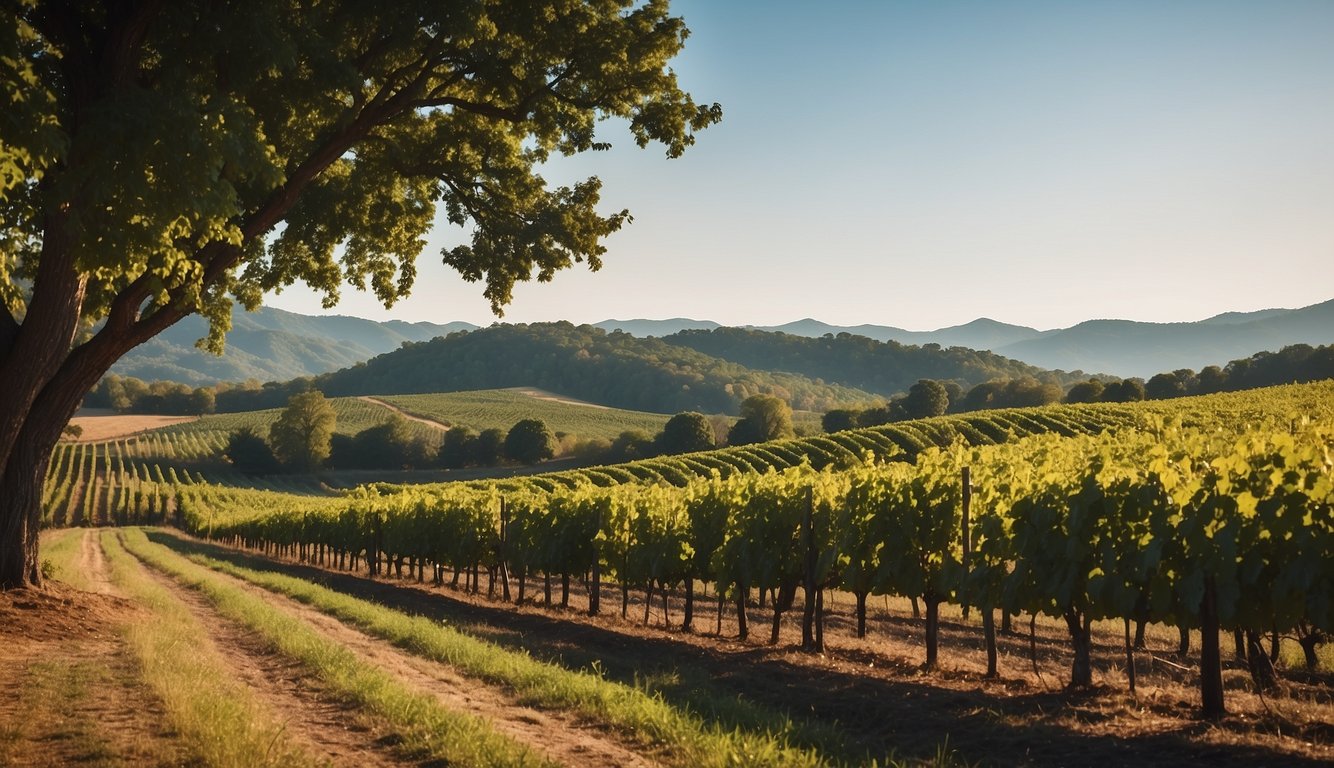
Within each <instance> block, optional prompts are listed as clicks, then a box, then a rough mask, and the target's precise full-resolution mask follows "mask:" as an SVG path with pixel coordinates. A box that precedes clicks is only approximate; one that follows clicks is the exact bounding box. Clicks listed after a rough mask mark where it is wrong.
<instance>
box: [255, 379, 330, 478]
mask: <svg viewBox="0 0 1334 768" xmlns="http://www.w3.org/2000/svg"><path fill="white" fill-rule="evenodd" d="M337 423H338V414H336V413H334V409H333V406H332V405H329V401H328V400H325V399H324V394H323V393H322V392H320V391H318V390H314V389H312V390H310V391H308V392H302V393H301V394H298V395H292V398H291V399H290V400H288V401H287V407H286V408H284V409H283V412H282V414H281V415H279V416H278V420H277V421H275V422H273V424H272V425H270V426H269V442H270V443H271V444H272V445H273V453H274V455H275V456H277V457H278V460H279V461H281V462H282V463H283V466H285V467H287V468H289V469H294V470H296V471H298V472H315V471H318V470H319V468H320V467H321V466H322V465H323V464H324V460H325V459H327V458H329V451H330V449H331V441H332V438H333V433H334V427H335V425H336V424H337Z"/></svg>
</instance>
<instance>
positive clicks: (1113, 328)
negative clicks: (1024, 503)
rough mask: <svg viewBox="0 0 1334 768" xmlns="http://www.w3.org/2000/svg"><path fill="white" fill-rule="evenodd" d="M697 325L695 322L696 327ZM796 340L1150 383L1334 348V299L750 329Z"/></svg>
mask: <svg viewBox="0 0 1334 768" xmlns="http://www.w3.org/2000/svg"><path fill="white" fill-rule="evenodd" d="M692 323H693V324H692ZM597 325H598V327H599V328H603V329H604V330H607V331H613V330H621V331H623V332H625V333H630V334H634V335H637V336H666V335H670V334H672V333H676V332H678V331H681V330H686V329H701V330H712V329H715V328H717V327H719V326H718V324H717V323H715V322H712V321H707V320H704V321H692V320H688V319H684V318H676V319H672V320H625V321H618V320H607V321H604V322H602V323H598V324H597ZM746 327H748V328H753V329H755V330H763V331H781V332H783V333H790V334H792V335H794V336H807V337H820V336H824V335H825V334H834V335H838V334H840V333H849V334H853V335H857V336H866V337H867V338H871V339H875V340H877V341H897V342H899V343H900V344H917V345H923V344H939V345H940V346H942V347H946V348H948V347H954V346H958V347H967V348H969V349H977V350H986V351H990V352H995V353H996V354H998V355H1003V356H1004V357H1008V358H1011V359H1014V360H1019V361H1021V362H1025V363H1028V364H1029V365H1034V366H1037V367H1038V368H1046V369H1050V370H1064V371H1074V370H1083V371H1087V372H1089V373H1106V374H1112V375H1115V376H1122V377H1131V376H1139V377H1143V378H1148V377H1150V376H1152V375H1154V374H1155V373H1162V372H1164V371H1172V370H1176V369H1179V368H1191V369H1194V370H1199V369H1200V368H1203V367H1205V366H1208V365H1220V366H1221V365H1225V364H1227V362H1228V361H1230V360H1235V359H1239V358H1243V357H1249V356H1251V355H1253V354H1255V353H1256V352H1261V351H1277V350H1279V349H1281V348H1282V347H1285V346H1288V345H1290V344H1312V345H1317V344H1334V300H1331V301H1326V302H1323V303H1321V304H1313V305H1311V306H1309V307H1302V308H1301V309H1264V310H1259V311H1257V312H1226V313H1223V314H1221V315H1215V316H1214V317H1210V318H1207V319H1205V320H1200V321H1197V322H1193V323H1143V322H1136V321H1132V320H1089V321H1086V322H1083V323H1080V324H1078V325H1075V326H1072V327H1070V328H1062V329H1057V330H1050V331H1039V330H1037V329H1036V328H1028V327H1025V326H1021V325H1010V324H1008V323H1002V322H997V321H995V320H991V319H989V318H980V319H977V320H974V321H972V322H971V323H966V324H964V325H956V326H951V327H949V328H941V329H939V330H935V331H908V330H904V329H902V328H895V327H892V326H884V325H855V326H838V325H830V324H828V323H822V322H820V321H818V320H812V319H805V320H797V321H795V322H791V323H785V324H783V325H774V326H746Z"/></svg>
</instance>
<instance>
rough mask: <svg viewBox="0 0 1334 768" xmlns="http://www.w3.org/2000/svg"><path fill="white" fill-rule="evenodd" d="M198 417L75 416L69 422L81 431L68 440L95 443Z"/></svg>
mask: <svg viewBox="0 0 1334 768" xmlns="http://www.w3.org/2000/svg"><path fill="white" fill-rule="evenodd" d="M198 418H199V417H198V416H145V415H140V414H116V415H110V414H109V415H103V416H75V417H74V418H72V419H70V424H72V425H74V426H76V427H79V428H80V429H81V430H83V431H82V432H81V433H80V434H79V436H78V437H76V438H72V439H71V440H70V442H76V443H97V442H101V441H103V440H115V439H117V438H123V437H130V436H132V435H139V434H142V433H144V432H148V431H150V430H154V429H161V428H163V427H170V426H173V425H176V424H188V423H190V422H193V421H196V420H198Z"/></svg>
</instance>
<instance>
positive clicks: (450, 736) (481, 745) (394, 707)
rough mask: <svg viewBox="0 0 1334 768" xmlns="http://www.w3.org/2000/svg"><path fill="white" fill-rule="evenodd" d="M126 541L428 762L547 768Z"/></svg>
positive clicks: (290, 624) (471, 720)
mask: <svg viewBox="0 0 1334 768" xmlns="http://www.w3.org/2000/svg"><path fill="white" fill-rule="evenodd" d="M122 536H123V539H124V543H125V545H126V548H127V549H129V550H130V552H132V553H133V554H134V555H135V556H136V557H138V558H139V559H140V560H143V561H144V562H146V563H148V564H149V565H151V566H152V567H154V568H156V569H158V570H160V571H162V572H163V573H166V574H167V575H169V576H171V577H172V578H173V579H175V580H176V581H178V582H180V583H182V584H184V585H186V586H188V587H190V588H191V589H196V590H198V591H199V592H201V593H202V594H203V595H204V596H205V597H207V598H208V600H209V601H210V602H212V603H213V605H214V607H216V608H217V610H218V611H219V613H221V614H222V615H223V616H226V617H227V618H230V619H233V620H235V621H237V622H240V623H241V624H243V625H245V626H246V627H248V628H250V629H251V630H252V631H255V632H257V633H258V634H259V635H260V636H261V637H263V638H264V639H265V640H266V641H267V642H268V643H269V644H271V645H272V646H273V647H274V648H275V649H277V650H278V651H279V652H281V653H283V654H285V655H287V656H290V657H292V658H294V659H297V660H298V661H300V662H301V663H303V664H305V665H306V666H307V667H309V668H310V669H311V670H312V671H314V673H315V674H316V675H317V676H319V678H320V679H321V680H323V681H324V682H325V683H327V684H329V685H330V686H331V687H332V688H333V689H335V690H336V691H338V692H339V693H341V694H343V695H345V696H347V697H348V698H349V699H351V700H352V701H354V702H356V703H357V704H358V705H360V706H362V707H364V708H366V709H367V710H368V711H370V712H373V713H374V714H376V715H378V716H380V717H382V718H384V719H385V720H386V721H387V722H388V723H389V724H390V725H391V726H392V727H393V728H394V729H395V730H396V731H397V732H398V733H399V735H400V736H401V737H402V738H403V743H404V746H405V747H406V748H407V749H408V750H409V751H412V752H420V753H422V754H424V755H430V756H431V757H433V758H435V759H439V760H442V761H444V762H445V763H447V764H449V765H459V766H528V765H544V761H543V760H542V758H541V757H540V756H538V755H536V754H534V753H533V752H532V751H530V750H529V749H527V748H526V747H524V746H522V745H520V744H518V743H516V742H515V741H513V740H511V739H509V738H507V737H505V736H502V735H501V734H499V733H496V732H495V731H494V730H493V729H492V728H491V727H490V726H489V725H488V724H487V723H486V722H484V721H483V720H482V719H481V718H478V717H476V716H474V715H471V714H468V713H466V712H458V711H455V710H451V709H449V708H447V707H445V706H443V705H441V704H440V703H439V702H438V701H437V700H436V699H435V698H434V697H432V696H429V695H426V694H419V693H415V692H413V691H410V690H409V689H408V688H407V687H405V686H404V685H403V684H401V683H400V682H398V681H397V680H396V679H395V678H393V677H392V676H391V675H389V674H387V673H385V672H383V671H382V670H380V669H378V668H376V667H374V666H373V665H370V664H366V663H364V662H362V661H360V660H359V659H358V658H357V657H356V656H355V655H354V654H353V653H352V652H351V651H349V650H348V649H346V648H344V647H343V646H341V645H339V644H337V643H336V642H334V641H332V640H330V639H328V638H327V637H324V636H323V635H321V634H319V633H318V632H316V631H315V630H313V629H312V628H311V627H310V625H308V624H307V623H305V622H304V621H301V620H299V619H297V618H295V617H293V616H290V615H288V614H287V613H284V612H283V611H281V610H279V609H277V608H274V607H273V606H270V605H268V604H267V603H265V602H264V601H263V600H262V599H260V598H257V597H255V596H253V595H251V594H249V593H247V592H246V591H245V590H243V589H239V588H237V587H234V586H230V585H228V584H224V583H222V582H221V581H220V580H219V579H218V577H217V576H216V574H213V573H210V572H209V571H208V570H206V569H205V568H202V567H200V566H198V565H195V564H193V563H190V562H187V561H186V560H185V558H183V557H181V556H180V555H177V554H175V553H173V552H172V551H171V550H169V549H167V548H166V547H163V546H160V545H155V544H153V543H151V542H149V541H148V539H147V538H146V537H145V536H144V533H143V531H141V530H137V529H136V530H127V531H125V532H124V533H123V534H122Z"/></svg>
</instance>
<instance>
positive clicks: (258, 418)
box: [156, 397, 440, 443]
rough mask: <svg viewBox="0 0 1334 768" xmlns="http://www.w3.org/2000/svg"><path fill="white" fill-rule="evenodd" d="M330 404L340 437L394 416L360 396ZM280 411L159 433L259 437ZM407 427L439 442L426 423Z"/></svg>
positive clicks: (208, 419)
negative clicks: (250, 434)
mask: <svg viewBox="0 0 1334 768" xmlns="http://www.w3.org/2000/svg"><path fill="white" fill-rule="evenodd" d="M329 404H330V405H332V406H333V409H334V413H336V414H337V415H338V422H337V424H336V426H335V431H336V432H337V433H338V434H341V435H355V434H356V433H358V432H360V431H362V430H364V429H369V428H371V427H374V426H377V425H379V424H383V423H384V422H385V420H386V419H388V418H389V416H390V415H391V414H390V412H389V411H388V410H387V409H386V408H384V407H383V406H380V405H375V404H374V403H369V402H366V401H365V400H362V399H361V398H358V397H331V398H329ZM281 412H282V409H281V408H270V409H267V410H262V411H244V412H242V413H219V414H213V415H211V416H204V417H202V418H200V419H198V420H196V421H191V422H188V423H184V424H176V425H173V426H170V427H164V428H162V429H160V430H156V431H157V432H160V433H162V434H168V435H190V434H196V433H213V432H223V433H231V432H234V431H236V430H238V429H247V428H248V429H253V430H255V431H257V432H258V433H260V434H267V433H268V430H269V425H270V424H272V423H273V422H274V421H276V420H277V418H278V414H279V413H281ZM408 428H409V429H410V430H411V431H412V433H413V436H414V437H421V438H425V439H427V440H429V441H431V442H435V443H438V442H439V441H440V430H438V429H433V428H431V427H429V426H426V425H424V424H418V423H413V422H410V423H409V424H408Z"/></svg>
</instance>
